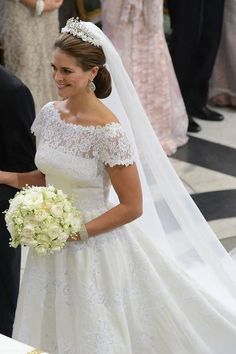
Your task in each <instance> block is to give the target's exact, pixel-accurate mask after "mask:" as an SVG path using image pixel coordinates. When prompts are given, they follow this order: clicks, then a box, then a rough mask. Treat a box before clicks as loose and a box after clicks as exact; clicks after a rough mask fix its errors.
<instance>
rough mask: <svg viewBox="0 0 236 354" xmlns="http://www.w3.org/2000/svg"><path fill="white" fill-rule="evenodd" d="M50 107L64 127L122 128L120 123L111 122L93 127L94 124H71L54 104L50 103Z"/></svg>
mask: <svg viewBox="0 0 236 354" xmlns="http://www.w3.org/2000/svg"><path fill="white" fill-rule="evenodd" d="M48 105H49V107H50V108H51V109H52V110H53V111H54V112H55V113H56V118H57V121H58V122H59V123H60V124H62V125H64V126H72V127H74V128H76V129H81V128H82V129H83V128H84V129H91V128H92V129H103V128H107V127H110V126H119V127H120V126H121V124H120V122H109V123H106V124H103V125H101V124H100V125H99V124H98V125H93V124H88V125H83V124H74V123H71V122H67V121H65V120H64V119H62V118H61V115H60V112H59V110H58V109H57V108H56V107H55V104H54V102H53V101H52V102H49V103H48Z"/></svg>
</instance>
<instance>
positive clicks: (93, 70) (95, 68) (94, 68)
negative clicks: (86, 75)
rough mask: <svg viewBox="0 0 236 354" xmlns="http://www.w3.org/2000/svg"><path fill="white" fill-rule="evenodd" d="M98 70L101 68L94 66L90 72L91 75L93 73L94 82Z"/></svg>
mask: <svg viewBox="0 0 236 354" xmlns="http://www.w3.org/2000/svg"><path fill="white" fill-rule="evenodd" d="M98 70H99V67H98V66H94V67H93V68H92V69H91V70H90V73H91V79H90V80H91V81H93V80H94V78H95V77H96V76H97V73H98Z"/></svg>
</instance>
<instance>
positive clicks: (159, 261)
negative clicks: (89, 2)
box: [0, 19, 236, 354]
mask: <svg viewBox="0 0 236 354" xmlns="http://www.w3.org/2000/svg"><path fill="white" fill-rule="evenodd" d="M62 32H63V33H62V34H61V35H60V37H59V38H58V39H57V41H56V42H55V45H54V52H53V58H52V72H53V78H54V80H55V83H56V85H57V88H58V92H59V94H60V96H61V97H62V98H63V99H64V100H63V101H58V102H49V103H48V104H47V105H45V106H44V107H43V108H42V110H41V111H40V113H39V114H38V116H37V117H36V119H35V122H34V124H33V126H32V130H33V132H34V133H35V135H36V138H37V144H38V149H37V154H36V165H37V167H38V170H37V171H33V172H31V173H11V172H5V171H4V172H3V171H1V173H0V182H1V183H4V184H8V185H11V186H14V187H18V188H20V187H22V186H24V185H25V184H33V185H36V184H43V183H46V184H53V185H54V186H55V187H57V188H61V189H63V190H64V192H66V193H68V194H70V195H72V196H73V197H74V199H75V200H76V205H77V208H78V209H79V210H81V211H82V212H83V215H84V222H85V224H84V225H83V227H82V228H81V230H79V232H78V234H77V235H76V237H74V235H73V237H71V239H70V241H69V242H68V244H67V246H66V247H65V248H64V249H63V250H62V251H60V252H58V253H55V254H53V255H48V256H36V255H34V254H33V253H32V252H31V250H30V251H29V256H28V259H27V264H26V268H25V272H24V277H23V281H22V286H21V290H20V296H19V301H18V307H17V312H16V320H15V324H14V334H13V336H14V338H16V339H18V340H20V341H23V342H25V343H28V344H31V345H32V346H35V347H40V348H42V349H44V350H46V351H48V352H49V353H51V354H56V353H58V354H65V353H66V354H98V353H99V354H105V353H106V354H141V353H142V354H143V353H148V354H157V353H158V354H189V353H191V354H203V353H211V354H226V353H227V354H234V353H235V348H236V301H235V300H236V282H235V280H236V267H235V264H234V262H233V260H232V259H231V257H230V255H228V254H227V253H226V251H225V250H224V248H223V247H222V246H221V244H220V243H219V241H218V240H217V238H216V236H215V235H214V233H213V232H212V231H211V229H210V228H209V226H208V225H207V223H206V221H205V220H204V218H203V216H202V215H201V213H200V212H199V210H198V209H197V207H196V206H195V204H194V203H193V201H192V200H191V198H190V196H189V195H188V193H187V191H186V190H185V188H184V187H183V185H182V183H181V182H180V180H179V179H178V177H177V175H176V174H175V172H174V170H173V168H172V167H171V165H170V163H169V161H168V159H167V158H166V156H165V153H164V152H163V150H162V149H161V147H160V144H159V143H158V141H157V139H156V135H155V133H154V132H153V130H152V128H151V126H150V123H149V121H148V119H147V117H146V115H145V112H144V110H143V108H142V105H141V104H140V101H139V99H138V96H137V94H136V91H135V89H134V87H133V86H132V83H131V82H130V80H129V77H128V75H127V73H126V72H125V70H124V68H123V65H122V63H121V59H120V57H119V56H118V54H117V52H116V51H115V49H114V47H113V46H112V44H111V42H110V41H109V40H108V39H107V37H106V36H105V35H104V34H103V33H102V32H101V31H100V30H99V29H98V28H97V27H96V26H95V25H93V24H92V23H86V22H81V21H78V20H77V19H70V20H68V22H67V25H66V27H65V28H64V29H63V30H62ZM100 99H101V100H100ZM44 176H45V181H44ZM140 180H141V183H140ZM140 185H141V186H142V192H141V187H140ZM141 214H142V216H141V217H140V215H141ZM132 220H135V221H133V222H131V221H132Z"/></svg>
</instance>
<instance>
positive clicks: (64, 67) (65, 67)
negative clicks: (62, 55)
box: [51, 63, 73, 71]
mask: <svg viewBox="0 0 236 354" xmlns="http://www.w3.org/2000/svg"><path fill="white" fill-rule="evenodd" d="M51 66H53V67H54V68H56V65H55V64H53V63H51ZM61 69H66V70H70V71H73V69H71V68H68V67H67V66H63V67H61Z"/></svg>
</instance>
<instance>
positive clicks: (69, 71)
mask: <svg viewBox="0 0 236 354" xmlns="http://www.w3.org/2000/svg"><path fill="white" fill-rule="evenodd" d="M62 72H63V73H65V74H71V73H72V71H71V70H69V69H67V68H63V69H62Z"/></svg>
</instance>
